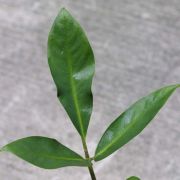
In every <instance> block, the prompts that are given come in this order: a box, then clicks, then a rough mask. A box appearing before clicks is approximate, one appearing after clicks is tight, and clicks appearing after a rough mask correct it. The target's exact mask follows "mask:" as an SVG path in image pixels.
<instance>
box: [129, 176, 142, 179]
mask: <svg viewBox="0 0 180 180" xmlns="http://www.w3.org/2000/svg"><path fill="white" fill-rule="evenodd" d="M127 180H141V179H139V178H138V177H135V176H132V177H130V178H128V179H127Z"/></svg>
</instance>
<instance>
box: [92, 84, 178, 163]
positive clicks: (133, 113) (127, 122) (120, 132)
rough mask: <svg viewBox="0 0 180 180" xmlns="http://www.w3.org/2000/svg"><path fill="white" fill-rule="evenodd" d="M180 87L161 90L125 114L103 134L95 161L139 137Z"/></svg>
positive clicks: (145, 98) (134, 105) (173, 86)
mask: <svg viewBox="0 0 180 180" xmlns="http://www.w3.org/2000/svg"><path fill="white" fill-rule="evenodd" d="M179 86H180V85H171V86H167V87H164V88H161V89H159V90H157V91H155V92H153V93H151V94H149V95H148V96H146V97H144V98H142V99H140V100H139V101H137V102H136V103H134V104H133V105H132V106H130V108H129V109H127V110H126V111H125V112H123V113H122V114H121V115H120V116H119V117H118V118H117V119H116V120H115V121H114V122H113V123H112V124H111V125H110V126H109V127H108V128H107V130H106V131H105V133H104V134H103V136H102V138H101V140H100V142H99V144H98V146H97V149H96V153H95V158H94V159H95V161H99V160H101V159H104V158H105V157H107V156H109V155H110V154H112V153H113V152H114V151H116V150H118V149H119V148H120V147H122V146H123V145H124V144H126V143H127V142H128V141H130V140H131V139H132V138H133V137H135V136H136V135H138V134H139V133H140V132H141V131H142V130H143V129H144V128H145V127H146V126H147V124H148V123H149V122H150V121H151V120H152V119H153V118H154V116H155V115H156V114H157V113H158V111H159V110H160V109H161V107H162V106H163V105H164V104H165V102H166V101H167V99H168V98H169V97H170V95H171V94H172V93H173V92H174V90H175V89H176V88H178V87H179Z"/></svg>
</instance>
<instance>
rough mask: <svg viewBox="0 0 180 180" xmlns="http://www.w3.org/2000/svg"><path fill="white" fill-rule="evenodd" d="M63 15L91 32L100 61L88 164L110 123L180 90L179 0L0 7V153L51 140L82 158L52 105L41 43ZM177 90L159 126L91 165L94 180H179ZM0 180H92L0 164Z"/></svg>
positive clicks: (31, 1) (6, 160)
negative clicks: (24, 141) (160, 92)
mask: <svg viewBox="0 0 180 180" xmlns="http://www.w3.org/2000/svg"><path fill="white" fill-rule="evenodd" d="M63 6H64V7H66V8H67V9H69V11H71V13H72V14H73V15H74V16H75V17H76V18H77V19H78V21H79V22H80V23H81V24H82V26H83V27H84V29H85V30H86V31H87V35H88V37H89V40H90V42H91V44H92V46H93V48H94V53H95V56H96V76H95V78H94V82H93V93H94V112H93V115H92V119H91V123H90V128H89V134H88V144H89V148H90V152H91V154H93V152H94V150H95V147H96V144H97V142H98V141H99V138H100V136H101V134H102V133H103V132H104V130H105V129H106V127H107V126H108V125H109V123H110V122H111V121H112V120H113V119H115V118H116V117H117V116H118V115H119V114H120V113H121V112H122V111H123V110H125V109H126V108H127V107H128V106H129V105H130V104H131V103H133V102H134V101H135V100H136V99H138V98H139V97H141V96H143V95H146V94H147V93H149V92H151V91H152V90H154V89H157V88H159V87H161V86H164V85H166V84H172V83H177V82H180V1H179V0H171V1H169V0H138V1H134V0H111V1H105V0H78V1H75V0H39V1H38V0H28V1H27V0H0V40H1V41H0V146H3V145H5V144H6V143H8V142H10V141H12V140H15V139H17V138H21V137H25V136H29V135H43V136H50V137H53V138H57V139H58V140H59V141H61V142H62V143H64V144H65V145H67V146H69V147H71V148H73V149H74V150H76V151H77V152H79V153H81V154H83V152H82V147H81V142H80V138H79V136H78V134H77V133H76V131H75V129H74V127H73V126H72V124H71V123H70V121H69V120H68V117H67V115H66V113H65V112H64V109H63V108H62V106H60V105H59V102H58V100H57V98H56V90H55V86H54V83H53V81H52V79H51V76H50V73H49V69H48V65H47V59H46V46H47V45H46V42H47V35H48V32H49V29H50V27H51V25H52V21H53V19H54V18H55V16H56V14H57V12H58V10H59V9H60V8H61V7H63ZM179 107H180V90H178V91H177V92H176V93H175V94H174V95H173V97H172V98H170V100H169V102H168V103H167V104H166V106H165V107H164V108H163V109H162V111H161V112H160V113H159V114H158V116H157V117H156V118H155V120H154V121H153V122H152V123H151V124H150V125H149V126H148V128H146V129H145V130H144V132H143V133H141V135H140V136H138V137H137V138H135V139H134V140H133V141H132V142H131V143H129V144H128V145H126V146H125V147H123V148H122V149H121V150H119V151H118V152H117V153H115V154H114V155H112V156H111V157H110V158H107V159H106V160H104V161H102V162H99V163H97V164H96V165H95V171H96V174H97V179H98V180H110V179H113V180H125V178H126V177H128V176H131V175H137V176H139V177H141V179H142V180H179V179H180V108H179ZM0 179H1V180H42V179H43V180H79V179H82V180H90V178H89V175H88V172H87V170H86V168H72V167H68V168H64V169H58V170H52V171H48V170H42V169H39V168H36V167H34V166H31V165H29V164H27V163H25V162H24V161H22V160H19V159H18V158H16V157H14V156H13V155H10V154H6V153H2V154H0Z"/></svg>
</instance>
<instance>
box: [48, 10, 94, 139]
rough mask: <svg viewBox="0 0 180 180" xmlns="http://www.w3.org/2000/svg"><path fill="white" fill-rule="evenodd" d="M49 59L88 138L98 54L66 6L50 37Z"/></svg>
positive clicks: (64, 101) (59, 86)
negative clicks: (95, 61)
mask: <svg viewBox="0 0 180 180" xmlns="http://www.w3.org/2000/svg"><path fill="white" fill-rule="evenodd" d="M48 62H49V67H50V70H51V74H52V77H53V79H54V82H55V84H56V86H57V91H58V98H59V100H60V102H61V103H62V105H63V106H64V108H65V110H66V112H67V113H68V115H69V117H70V118H71V121H72V123H73V124H74V126H75V127H76V129H77V130H78V132H79V133H80V135H81V136H82V137H84V138H85V136H86V133H87V129H88V125H89V120H90V116H91V112H92V105H93V99H92V92H91V84H92V78H93V75H94V55H93V52H92V49H91V46H90V44H89V42H88V39H87V37H86V35H85V33H84V31H83V30H82V28H81V27H80V25H79V23H78V22H77V21H76V20H75V19H74V18H73V17H72V16H71V15H70V13H69V12H68V11H67V10H65V9H62V10H61V11H60V13H59V14H58V16H57V17H56V19H55V21H54V24H53V26H52V29H51V31H50V33H49V38H48Z"/></svg>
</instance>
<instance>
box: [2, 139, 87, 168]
mask: <svg viewBox="0 0 180 180" xmlns="http://www.w3.org/2000/svg"><path fill="white" fill-rule="evenodd" d="M1 151H7V152H11V153H13V154H15V155H16V156H18V157H20V158H21V159H23V160H25V161H27V162H29V163H31V164H34V165H35V166H38V167H41V168H44V169H56V168H60V167H65V166H89V164H90V162H89V161H88V160H85V159H83V158H82V157H81V156H80V155H78V154H77V153H75V152H74V151H72V150H70V149H69V148H67V147H65V146H64V145H62V144H61V143H59V142H58V141H57V140H55V139H50V138H47V137H40V136H32V137H26V138H23V139H19V140H17V141H14V142H12V143H10V144H7V145H6V146H4V147H3V148H2V149H1Z"/></svg>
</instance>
